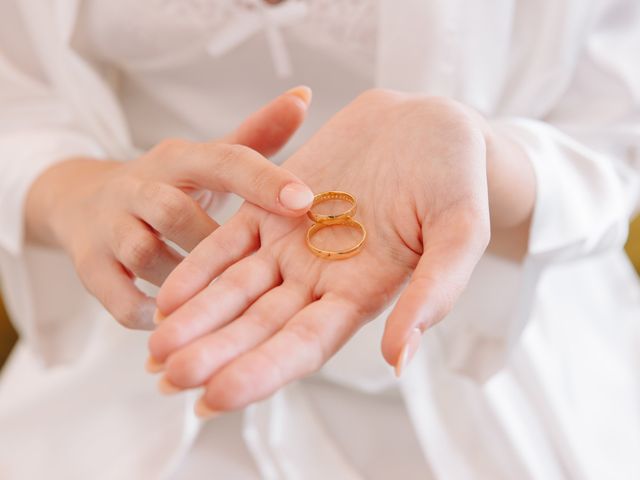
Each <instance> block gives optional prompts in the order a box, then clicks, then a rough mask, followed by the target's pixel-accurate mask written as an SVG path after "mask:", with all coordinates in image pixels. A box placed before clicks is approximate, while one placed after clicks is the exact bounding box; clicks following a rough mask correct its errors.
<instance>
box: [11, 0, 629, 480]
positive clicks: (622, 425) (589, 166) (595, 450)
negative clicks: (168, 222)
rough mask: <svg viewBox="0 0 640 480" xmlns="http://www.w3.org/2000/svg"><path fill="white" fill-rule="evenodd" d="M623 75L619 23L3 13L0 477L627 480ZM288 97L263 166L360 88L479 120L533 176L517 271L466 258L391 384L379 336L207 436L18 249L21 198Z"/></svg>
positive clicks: (460, 12)
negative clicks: (442, 105) (395, 92)
mask: <svg viewBox="0 0 640 480" xmlns="http://www.w3.org/2000/svg"><path fill="white" fill-rule="evenodd" d="M639 57H640V4H638V2H636V1H635V0H611V1H601V0H539V1H533V0H529V1H527V0H492V1H490V2H463V1H462V0H446V1H445V0H405V1H403V2H391V1H389V0H380V1H375V0H351V1H349V0H333V1H329V0H307V1H303V0H285V2H283V3H282V4H280V5H277V6H268V5H266V4H264V3H262V2H261V1H259V0H218V1H216V0H183V1H180V0H138V1H136V2H127V1H125V0H109V1H108V0H102V1H100V0H5V1H4V2H2V3H0V207H1V208H0V225H1V228H0V273H1V277H0V278H1V281H2V289H3V292H4V295H5V297H6V301H7V304H8V307H9V309H10V313H11V316H12V319H13V320H14V322H15V324H16V327H17V328H18V330H19V332H20V341H19V344H18V346H17V348H16V349H15V351H14V353H13V354H12V356H11V358H10V360H9V362H8V364H7V366H6V368H5V369H4V371H3V372H2V377H1V378H0V380H1V381H0V478H2V479H5V478H6V479H11V480H14V479H17V480H21V479H35V478H51V479H88V478H91V479H118V480H120V479H125V480H126V479H159V478H172V479H196V480H198V479H204V478H207V479H209V478H216V479H217V478H221V479H252V478H267V479H305V480H306V479H316V478H317V479H389V478H405V479H439V480H440V479H447V480H451V479H453V480H458V479H460V480H466V479H480V480H485V479H487V480H502V479H505V480H507V479H508V480H512V479H518V480H521V479H522V480H527V479H535V480H555V479H572V480H573V479H579V480H581V479H588V480H601V479H605V478H606V479H614V480H627V479H628V480H632V479H638V478H640V454H639V452H640V380H639V378H640V375H639V372H640V356H639V354H638V352H639V351H640V315H639V314H640V285H639V283H638V279H637V277H636V276H635V273H634V272H633V269H632V268H631V266H630V265H629V262H628V261H627V259H626V257H625V256H624V254H623V252H622V245H623V243H624V240H625V237H626V232H627V226H628V221H629V219H630V217H631V216H632V215H633V213H634V211H635V210H636V209H637V207H638V203H639V198H640V193H639V192H640V164H639V163H640V162H639V158H640V157H639V153H640V150H639V147H640V113H639V108H640V106H639V105H640V64H639V63H638V61H637V59H638V58H639ZM300 83H305V84H308V85H310V86H311V87H312V88H313V89H314V94H315V95H314V104H313V106H312V109H311V112H310V118H309V121H308V122H307V124H306V125H305V126H304V127H303V129H302V130H301V132H300V133H299V134H297V135H296V138H295V139H294V141H293V142H292V145H291V146H290V147H288V149H287V150H286V151H285V152H284V153H283V155H282V156H281V157H280V158H282V157H284V156H286V154H287V153H290V152H291V151H293V150H294V149H295V148H296V146H299V145H300V144H301V143H302V142H304V140H305V139H306V138H308V136H309V134H310V133H311V132H313V131H314V130H315V129H317V128H318V127H319V125H321V124H322V123H323V122H325V121H326V120H327V119H328V118H329V117H330V116H331V114H332V113H334V112H335V111H337V110H338V109H339V108H341V106H343V105H344V104H346V103H347V102H348V101H349V100H350V99H352V98H353V97H354V96H355V95H356V94H357V93H358V92H360V91H362V90H364V89H366V88H369V87H371V86H376V85H377V86H382V87H388V88H396V89H400V90H405V91H414V92H422V93H428V94H437V95H446V96H451V97H453V98H456V99H458V100H460V101H462V102H464V103H466V104H468V105H470V106H472V107H474V108H476V109H478V110H479V111H481V112H482V113H483V114H484V115H485V116H487V118H489V120H490V121H491V122H492V124H493V125H494V126H495V128H496V129H498V130H499V131H500V132H501V133H502V134H504V135H508V136H510V137H511V138H513V139H514V140H515V141H517V142H519V143H520V144H521V145H522V146H523V148H524V149H525V151H526V152H527V153H528V156H529V158H530V159H531V162H532V165H533V166H534V170H535V173H536V177H537V200H536V206H535V214H534V219H533V225H532V232H531V239H530V243H529V252H528V255H527V257H526V259H525V260H524V261H523V262H522V263H519V264H516V263H512V262H507V261H504V260H501V259H498V258H496V257H493V256H491V255H486V256H485V257H484V258H483V259H482V261H481V262H480V264H479V265H478V268H477V269H476V271H475V273H474V275H473V277H472V280H471V283H470V285H469V288H468V289H467V290H466V292H465V293H464V295H463V297H462V298H461V300H460V301H459V303H458V304H457V306H456V308H455V309H454V311H453V312H452V313H451V314H450V315H449V316H448V317H447V319H445V321H443V322H442V323H441V324H440V325H438V326H436V327H434V328H433V329H432V330H431V331H430V332H429V333H428V334H426V335H425V336H424V339H423V343H422V346H421V349H420V350H419V353H418V354H417V356H416V358H415V359H414V361H413V362H412V363H411V365H410V366H409V368H408V369H407V371H406V374H405V375H404V377H403V378H402V380H400V381H397V380H396V379H395V378H394V377H393V375H392V372H391V370H390V369H389V368H388V367H387V366H386V365H385V364H384V362H383V361H382V358H381V355H380V353H379V344H380V338H381V334H382V326H383V324H384V317H385V316H384V315H382V316H381V317H380V318H378V319H376V320H374V321H372V322H371V323H370V324H369V325H367V326H366V327H365V328H363V329H362V331H361V332H359V333H358V334H357V335H356V336H355V337H354V338H353V339H352V341H351V342H350V343H349V344H348V345H347V346H346V347H345V348H344V349H343V350H342V351H341V352H339V353H338V354H337V355H336V356H335V357H334V358H333V359H332V360H331V361H330V362H329V363H328V364H327V365H326V366H325V367H324V368H323V369H322V371H321V372H319V373H318V374H316V375H314V376H313V377H311V378H308V379H305V380H302V381H299V382H296V383H294V384H292V385H289V386H287V387H285V388H283V389H282V390H281V391H280V392H278V393H277V394H275V395H274V396H273V397H272V398H270V399H268V400H265V401H263V402H260V403H259V404H256V405H253V406H251V407H249V408H247V409H246V410H245V411H243V412H239V413H234V414H231V415H227V416H223V417H221V418H218V419H215V420H213V421H211V422H208V423H206V424H201V423H200V422H199V421H198V420H197V419H196V418H195V417H194V416H193V414H192V413H191V412H192V406H193V402H194V395H193V394H182V395H178V396H174V397H169V398H167V397H163V396H161V395H159V394H158V393H157V392H156V390H155V385H154V381H155V379H154V378H152V377H151V376H149V375H147V374H146V373H144V371H143V363H144V359H145V357H146V338H147V336H148V334H146V333H143V332H131V331H127V330H124V329H123V328H121V327H119V326H118V325H117V324H116V322H114V321H113V320H112V319H110V318H109V316H108V314H107V313H106V312H105V311H104V309H102V308H101V307H100V305H99V304H98V303H97V302H96V301H95V300H94V299H92V298H91V297H90V296H89V295H88V294H87V293H85V292H84V290H83V289H82V287H81V285H80V284H79V282H78V280H77V279H76V277H75V274H74V272H73V269H72V266H71V264H70V262H69V261H68V260H67V259H66V258H65V257H64V256H63V255H62V254H60V253H58V252H52V251H47V250H44V249H39V248H34V247H33V246H29V245H26V244H25V243H24V239H23V225H22V206H23V201H24V197H25V194H26V192H27V190H28V187H29V185H30V183H31V182H32V181H33V179H34V178H35V177H36V176H37V175H38V174H39V173H40V172H41V171H42V170H43V169H44V168H46V167H47V166H49V165H51V164H52V163H54V162H55V161H58V160H60V159H63V158H65V157H67V156H70V155H76V154H82V155H91V156H96V157H105V158H107V157H108V158H118V159H122V160H126V159H130V158H133V157H135V155H136V154H137V153H138V152H140V151H142V150H144V149H146V148H148V147H149V146H151V145H153V144H154V143H155V142H157V141H159V140H161V139H162V138H164V137H167V136H171V137H175V136H183V137H186V138H193V139H206V138H215V137H217V136H220V135H222V134H224V133H226V132H228V131H229V130H230V129H231V128H233V126H234V125H237V124H238V123H239V121H240V120H241V119H242V118H243V117H244V116H245V115H247V114H248V113H250V112H251V111H253V110H254V109H256V108H258V107H259V106H260V105H262V104H264V103H266V102H267V101H268V100H269V99H271V98H272V97H274V96H276V95H277V94H278V93H281V92H282V91H284V90H285V89H287V88H288V87H291V86H294V85H296V84H300ZM212 213H213V214H214V215H215V216H216V218H218V219H220V218H222V219H224V218H228V216H229V215H230V214H231V208H228V209H227V210H226V211H223V212H212Z"/></svg>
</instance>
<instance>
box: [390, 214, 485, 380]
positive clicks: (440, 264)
mask: <svg viewBox="0 0 640 480" xmlns="http://www.w3.org/2000/svg"><path fill="white" fill-rule="evenodd" d="M485 230H486V228H485V226H484V225H482V224H481V223H480V222H478V220H476V219H473V220H471V221H470V222H464V221H461V222H460V223H459V224H458V225H456V226H455V227H453V228H451V227H450V226H449V228H447V227H444V226H440V228H438V227H436V226H435V225H434V226H433V228H432V229H430V231H429V232H426V231H425V232H424V233H423V238H425V239H429V240H428V241H426V242H425V245H424V251H423V253H422V256H421V257H420V260H419V262H418V265H417V267H416V269H415V271H414V273H413V276H412V277H411V280H410V281H409V283H408V285H407V286H406V288H405V289H404V291H403V292H402V294H401V295H400V298H399V299H398V302H397V303H396V306H395V308H394V309H393V311H392V312H391V314H390V315H389V318H388V319H387V323H386V325H385V330H384V335H383V338H382V355H383V356H384V358H385V360H386V361H387V362H388V363H389V364H391V365H394V366H395V369H396V375H397V376H400V375H401V373H402V371H403V370H404V368H405V367H406V366H407V364H408V363H409V362H410V361H411V358H412V357H413V355H414V354H415V353H416V351H417V350H418V348H419V346H420V341H421V337H422V333H424V331H425V330H427V329H428V328H430V327H432V326H433V325H435V324H436V323H438V322H439V321H440V320H442V319H443V318H444V317H445V316H446V315H447V314H448V313H449V311H450V310H451V308H453V305H454V303H455V302H456V300H457V299H458V297H459V296H460V294H461V293H462V291H463V290H464V288H465V287H466V285H467V283H468V282H469V277H470V276H471V273H472V272H473V269H474V268H475V266H476V264H477V262H478V260H479V259H480V257H481V256H482V253H483V251H484V249H485V248H486V244H487V242H488V240H487V241H486V242H485V241H484V238H488V233H487V234H485V235H483V234H482V232H484V231H485Z"/></svg>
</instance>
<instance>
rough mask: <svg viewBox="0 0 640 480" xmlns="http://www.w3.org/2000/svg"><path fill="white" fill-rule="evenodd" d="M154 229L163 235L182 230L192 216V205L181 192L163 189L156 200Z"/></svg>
mask: <svg viewBox="0 0 640 480" xmlns="http://www.w3.org/2000/svg"><path fill="white" fill-rule="evenodd" d="M155 204H156V212H155V216H156V218H155V222H154V223H155V225H154V226H155V228H156V229H157V230H158V231H160V232H161V233H164V234H172V233H177V232H179V231H180V230H182V229H183V228H184V227H185V225H186V224H187V223H188V221H189V219H190V218H191V216H192V211H193V207H194V205H193V203H192V202H191V200H190V198H189V197H187V196H186V195H184V194H183V193H182V192H179V191H178V190H175V189H173V188H167V189H163V191H162V193H161V194H160V195H158V196H157V198H156V203H155Z"/></svg>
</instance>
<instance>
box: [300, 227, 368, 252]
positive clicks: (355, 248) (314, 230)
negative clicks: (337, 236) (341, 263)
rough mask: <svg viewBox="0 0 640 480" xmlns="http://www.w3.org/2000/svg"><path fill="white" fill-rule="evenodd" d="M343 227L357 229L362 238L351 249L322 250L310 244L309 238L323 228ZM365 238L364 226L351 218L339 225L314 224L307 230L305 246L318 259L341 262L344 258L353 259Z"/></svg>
mask: <svg viewBox="0 0 640 480" xmlns="http://www.w3.org/2000/svg"><path fill="white" fill-rule="evenodd" d="M340 225H343V226H345V227H351V228H355V229H358V230H360V231H361V232H362V238H361V239H360V241H359V242H358V243H357V244H356V245H354V246H353V247H349V248H345V249H344V250H335V251H332V250H322V249H320V248H318V247H316V246H314V245H313V243H311V237H313V236H314V235H315V234H316V233H318V232H319V231H320V230H322V229H323V228H327V227H333V226H340ZM366 238H367V231H366V230H365V229H364V226H363V225H362V224H361V223H360V222H357V221H355V220H353V219H352V218H349V219H346V220H340V221H339V223H314V224H313V225H311V227H309V230H307V245H308V246H309V249H310V250H311V251H312V252H313V253H315V254H316V255H317V256H318V257H321V258H326V259H328V260H343V259H345V258H349V257H353V256H354V255H356V254H357V253H358V252H359V251H360V250H361V249H362V246H363V245H364V241H365V240H366Z"/></svg>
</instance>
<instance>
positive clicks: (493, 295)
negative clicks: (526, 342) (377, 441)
mask: <svg viewBox="0 0 640 480" xmlns="http://www.w3.org/2000/svg"><path fill="white" fill-rule="evenodd" d="M607 6H608V7H607V8H606V9H603V10H600V11H599V12H598V15H596V16H595V17H594V18H595V19H596V20H595V21H594V23H593V26H592V29H590V30H589V31H588V32H587V33H586V34H585V38H584V41H583V42H582V43H581V49H580V55H579V56H578V58H577V61H576V63H575V65H574V66H573V68H572V71H571V73H570V76H569V78H570V80H569V81H568V82H567V85H566V88H565V90H564V93H562V95H560V96H559V98H558V99H557V100H554V101H553V103H552V105H551V106H550V107H549V109H548V111H547V113H546V114H543V115H540V116H537V117H536V116H535V115H532V116H530V117H526V116H522V117H517V116H512V117H505V118H495V119H493V120H491V123H492V126H493V127H494V128H495V129H496V131H497V132H500V133H501V134H503V135H506V136H508V137H509V138H511V139H513V140H514V141H515V142H517V143H518V144H519V145H520V146H521V147H522V148H523V149H524V151H525V152H526V154H527V156H528V158H529V160H530V161H531V164H532V166H533V170H534V173H535V176H536V185H537V192H536V201H535V206H534V212H533V218H532V224H531V229H530V237H529V244H528V252H527V255H526V256H525V258H524V260H523V262H522V263H519V264H516V263H515V262H509V261H506V260H502V259H499V258H497V257H495V256H492V255H485V257H484V258H483V259H482V260H481V262H480V264H479V265H478V268H476V271H475V272H474V274H473V275H472V278H471V282H470V283H469V286H468V288H467V290H466V291H465V293H464V294H463V296H462V297H461V299H460V301H459V302H458V304H457V305H456V308H455V309H454V311H453V312H452V313H451V314H450V316H448V317H447V319H446V321H445V322H441V324H440V325H439V326H438V328H439V335H440V339H441V340H442V342H443V345H444V346H443V348H442V351H444V352H446V353H445V354H444V355H445V357H446V362H447V364H448V365H449V367H450V368H451V369H452V370H455V371H457V372H459V373H461V374H463V375H465V376H468V377H471V378H474V379H476V380H478V381H485V380H487V379H489V378H491V377H492V376H493V375H494V374H496V373H497V372H499V371H501V370H502V369H504V367H505V365H507V364H508V363H509V358H510V356H511V354H512V352H513V351H514V349H515V348H516V347H517V346H519V345H521V341H522V336H523V332H524V331H525V329H526V328H527V326H528V325H529V324H530V323H531V322H532V321H533V320H534V319H535V320H536V321H537V320H543V319H544V318H546V317H545V315H547V314H548V313H549V312H548V311H545V308H550V309H551V310H553V309H555V308H559V303H558V302H559V301H561V300H558V298H559V297H562V296H563V295H564V294H565V293H566V291H564V290H563V291H562V292H564V293H562V292H560V291H556V292H551V293H552V294H554V295H555V296H553V295H552V297H553V298H551V297H550V296H549V291H548V290H549V288H548V285H547V283H545V282H548V281H550V280H551V281H553V282H556V279H557V278H559V277H558V275H562V274H563V272H575V271H582V270H580V269H581V268H586V265H587V264H586V263H583V260H587V259H588V261H589V262H590V261H591V260H595V261H596V262H601V261H606V259H607V258H609V259H610V258H612V257H609V255H615V252H616V251H617V252H622V249H623V246H624V243H625V240H626V238H627V233H628V228H629V223H630V220H631V218H632V217H633V215H634V214H635V213H636V212H637V209H638V206H639V199H640V157H639V154H640V63H638V61H637V57H638V53H640V4H638V3H637V2H632V1H626V0H625V1H618V2H615V3H612V2H608V3H607ZM552 48H553V47H552ZM563 68H565V66H563ZM566 68H569V67H568V66H567V67H566ZM538 73H539V72H538ZM527 80H528V81H530V82H534V83H535V82H537V81H539V80H540V78H528V79H527ZM525 89H526V87H525ZM525 97H526V98H525ZM523 98H524V99H525V100H526V102H528V104H529V105H530V104H531V98H535V97H532V95H531V92H526V93H525V94H523ZM621 254H622V253H621ZM596 256H598V257H600V258H602V259H604V260H600V259H596V258H595V257H596ZM598 265H602V264H601V263H598ZM565 267H566V268H565ZM601 273H602V272H601ZM598 275H600V274H598ZM562 278H565V277H562ZM597 280H598V281H599V280H600V279H597ZM594 281H596V279H594ZM574 283H575V282H574ZM553 285H556V286H557V283H553ZM563 285H566V286H567V288H569V289H570V288H571V286H572V283H571V282H568V283H567V282H565V283H564V284H563ZM576 288H577V287H576ZM607 288H609V287H607ZM611 288H614V287H611ZM548 302H552V303H548ZM469 312H473V315H469ZM478 318H481V319H482V321H480V322H479V321H477V319H478Z"/></svg>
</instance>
